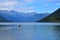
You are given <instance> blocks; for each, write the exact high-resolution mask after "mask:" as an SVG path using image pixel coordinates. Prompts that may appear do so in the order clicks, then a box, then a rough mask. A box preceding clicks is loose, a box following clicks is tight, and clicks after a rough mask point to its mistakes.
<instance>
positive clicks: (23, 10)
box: [17, 7, 35, 12]
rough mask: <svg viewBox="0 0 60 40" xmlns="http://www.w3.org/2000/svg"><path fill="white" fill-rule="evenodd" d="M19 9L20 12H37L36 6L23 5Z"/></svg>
mask: <svg viewBox="0 0 60 40" xmlns="http://www.w3.org/2000/svg"><path fill="white" fill-rule="evenodd" d="M17 10H18V11H20V12H35V10H34V7H21V8H19V9H17Z"/></svg>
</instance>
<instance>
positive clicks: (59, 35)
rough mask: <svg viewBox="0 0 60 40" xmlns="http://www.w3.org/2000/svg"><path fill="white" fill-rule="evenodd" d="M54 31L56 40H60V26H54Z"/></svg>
mask: <svg viewBox="0 0 60 40" xmlns="http://www.w3.org/2000/svg"><path fill="white" fill-rule="evenodd" d="M54 31H55V35H56V40H60V25H56V26H54Z"/></svg>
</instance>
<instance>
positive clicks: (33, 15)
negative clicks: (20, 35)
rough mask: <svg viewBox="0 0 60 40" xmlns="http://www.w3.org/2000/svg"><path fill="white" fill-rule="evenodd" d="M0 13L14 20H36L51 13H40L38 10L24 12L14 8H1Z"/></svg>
mask: <svg viewBox="0 0 60 40" xmlns="http://www.w3.org/2000/svg"><path fill="white" fill-rule="evenodd" d="M0 15H1V16H3V17H4V18H5V19H7V20H10V21H12V22H36V21H37V20H39V19H43V18H44V17H46V16H47V15H49V13H39V14H38V13H37V12H29V13H22V12H16V11H14V10H11V11H7V10H0ZM0 20H1V19H0Z"/></svg>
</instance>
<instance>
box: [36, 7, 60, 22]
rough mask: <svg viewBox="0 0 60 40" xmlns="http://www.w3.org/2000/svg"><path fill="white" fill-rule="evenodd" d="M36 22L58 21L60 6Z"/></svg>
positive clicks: (59, 20)
mask: <svg viewBox="0 0 60 40" xmlns="http://www.w3.org/2000/svg"><path fill="white" fill-rule="evenodd" d="M37 22H60V8H59V9H57V10H56V11H55V12H53V13H51V14H50V15H49V16H47V17H45V18H44V19H42V20H39V21H37Z"/></svg>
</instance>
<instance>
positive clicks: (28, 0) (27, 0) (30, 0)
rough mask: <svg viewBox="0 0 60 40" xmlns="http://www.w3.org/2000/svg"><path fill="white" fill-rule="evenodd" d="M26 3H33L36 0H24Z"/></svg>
mask: <svg viewBox="0 0 60 40" xmlns="http://www.w3.org/2000/svg"><path fill="white" fill-rule="evenodd" d="M24 2H25V3H29V4H32V3H34V2H35V0H24Z"/></svg>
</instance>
